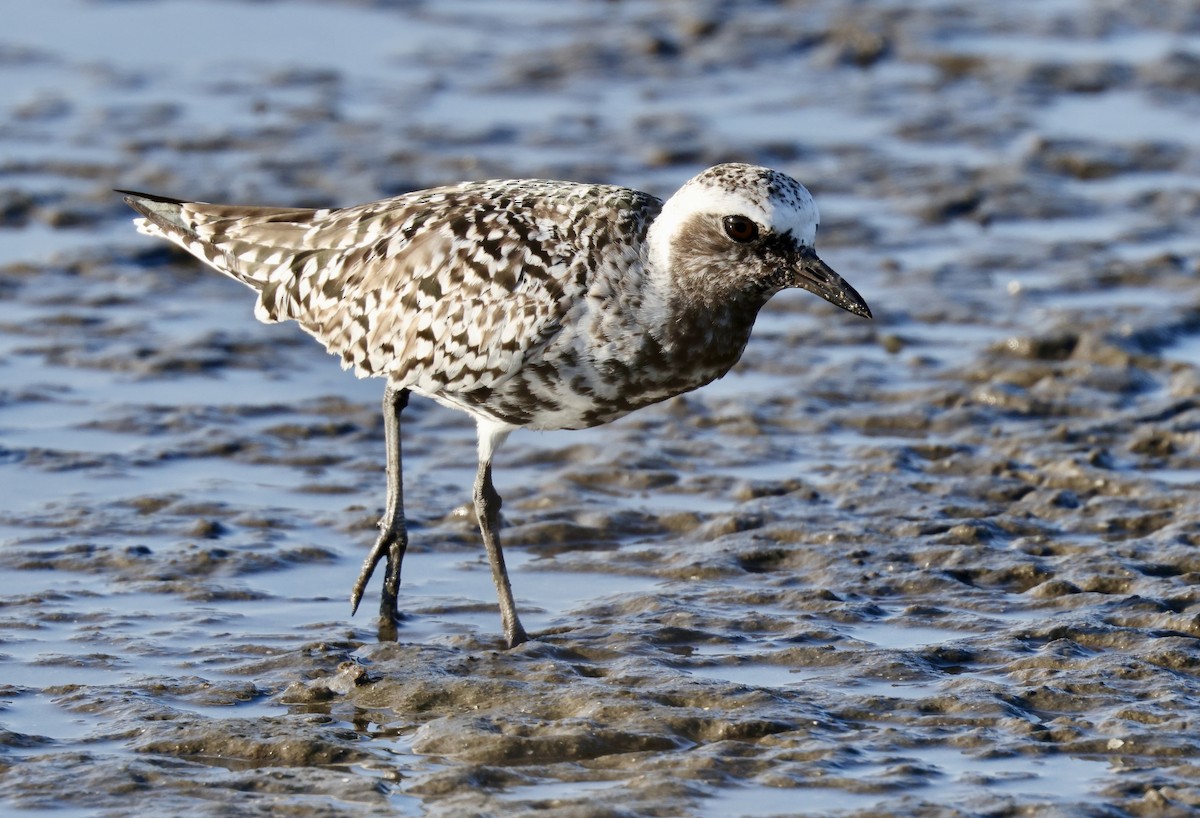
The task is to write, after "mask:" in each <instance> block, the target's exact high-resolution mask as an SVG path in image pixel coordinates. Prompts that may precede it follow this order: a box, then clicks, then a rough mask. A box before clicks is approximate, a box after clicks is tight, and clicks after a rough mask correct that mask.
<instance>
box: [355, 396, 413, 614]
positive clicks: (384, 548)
mask: <svg viewBox="0 0 1200 818" xmlns="http://www.w3.org/2000/svg"><path fill="white" fill-rule="evenodd" d="M407 405H408V390H407V389H393V388H392V387H390V386H389V387H388V388H387V391H386V392H384V394H383V437H384V443H385V445H386V446H387V509H386V510H385V511H384V512H383V517H382V519H380V521H379V538H378V539H376V540H375V545H374V546H373V547H372V548H371V553H369V554H367V558H366V560H364V561H363V566H362V570H361V571H360V572H359V574H358V579H356V580H355V581H354V590H353V591H351V593H350V605H351V609H350V613H351V615H353V614H354V612H355V611H357V610H358V603H359V602H361V601H362V595H363V591H365V590H366V588H367V582H368V581H370V579H371V574H373V573H375V566H376V565H378V564H379V561H380V560H381V559H383V558H385V557H386V558H387V567H386V568H385V569H384V574H383V593H382V594H381V595H380V599H379V616H380V617H381V619H382V620H383V623H384V625H385V628H386V627H388V626H391V627H390V628H389V629H388V631H387V632H388V633H391V634H392V635H393V637H394V633H395V629H394V623H395V620H396V616H397V611H396V596H397V594H399V593H400V563H401V562H402V561H403V560H404V551H405V549H407V548H408V531H407V529H406V528H405V525H404V485H403V483H404V481H403V462H402V457H401V451H400V413H401V412H403V411H404V407H405V406H407Z"/></svg>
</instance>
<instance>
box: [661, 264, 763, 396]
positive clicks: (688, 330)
mask: <svg viewBox="0 0 1200 818" xmlns="http://www.w3.org/2000/svg"><path fill="white" fill-rule="evenodd" d="M652 265H653V262H652ZM690 278H691V276H688V275H686V274H683V275H681V271H678V270H668V271H666V272H665V273H664V272H663V271H661V270H653V269H652V271H651V279H652V281H653V286H652V287H651V292H652V293H653V295H652V296H651V298H653V299H654V300H655V301H656V302H657V303H656V304H655V306H654V308H653V313H654V314H655V317H654V319H653V324H652V325H651V333H652V334H653V336H654V338H655V340H656V341H657V342H658V345H659V346H660V347H661V348H662V351H663V354H664V357H666V358H667V359H668V360H669V361H671V362H672V364H674V365H678V366H680V367H682V368H688V369H693V370H702V371H704V372H705V373H706V375H705V377H706V378H707V379H706V380H704V381H703V382H704V383H707V382H708V381H709V380H712V379H714V378H719V377H721V376H722V375H724V374H725V373H726V372H727V371H729V368H730V367H732V366H733V365H734V364H735V363H737V362H738V359H739V358H741V356H742V350H744V349H745V347H746V342H747V341H749V340H750V331H751V330H752V329H753V328H754V320H755V318H757V317H758V312H759V310H761V309H762V307H763V305H764V304H766V302H767V300H768V298H769V297H770V296H769V294H766V293H760V292H747V291H744V290H730V291H719V290H714V289H713V288H711V287H705V286H700V284H701V283H702V282H699V281H690V280H689V279H690ZM711 283H712V282H711V280H710V281H709V284H711Z"/></svg>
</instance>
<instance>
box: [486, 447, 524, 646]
mask: <svg viewBox="0 0 1200 818" xmlns="http://www.w3.org/2000/svg"><path fill="white" fill-rule="evenodd" d="M509 431H511V429H491V430H488V429H485V427H484V426H483V425H482V424H481V425H480V429H479V471H478V472H477V473H476V475H475V490H474V499H475V515H476V516H477V517H478V518H479V532H480V533H481V534H482V535H483V546H484V548H486V549H487V555H488V561H489V562H490V563H491V565H492V581H493V582H494V583H495V584H496V596H497V597H499V599H500V621H501V622H502V623H503V625H504V639H505V641H506V642H507V643H508V646H509V647H510V648H515V647H516V646H517V645H519V644H521V643H522V642H528V641H529V636H528V635H527V634H526V633H525V628H523V627H522V626H521V620H520V619H519V618H518V617H517V604H516V602H514V601H513V593H512V585H511V584H510V583H509V581H508V568H507V567H506V566H505V565H504V552H503V551H502V550H501V549H500V503H501V500H500V494H499V493H498V492H497V491H496V487H495V486H494V485H492V454H493V453H494V452H495V449H496V446H498V445H499V444H500V443H501V442H502V441H503V440H504V438H505V437H507V436H508V432H509Z"/></svg>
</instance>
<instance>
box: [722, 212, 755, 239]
mask: <svg viewBox="0 0 1200 818" xmlns="http://www.w3.org/2000/svg"><path fill="white" fill-rule="evenodd" d="M724 224H725V235H726V236H729V238H731V239H733V240H734V241H736V242H737V243H738V244H745V243H746V242H748V241H754V240H755V239H756V238H758V225H757V224H755V223H754V222H753V221H751V220H750V219H747V218H746V217H745V216H726V217H725V222H724Z"/></svg>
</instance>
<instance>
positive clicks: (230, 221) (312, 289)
mask: <svg viewBox="0 0 1200 818" xmlns="http://www.w3.org/2000/svg"><path fill="white" fill-rule="evenodd" d="M120 192H121V193H124V194H126V198H125V201H126V202H128V203H129V205H130V206H131V207H133V209H134V210H136V211H138V212H139V213H140V214H141V215H142V217H143V218H140V219H138V220H137V221H136V224H137V226H138V229H139V230H140V231H141V232H143V233H146V234H148V235H151V236H158V237H160V238H165V239H168V240H169V241H172V242H174V243H175V244H177V245H179V246H180V247H182V248H183V249H184V250H187V251H188V252H189V253H191V254H192V255H194V256H196V257H197V258H199V259H200V260H201V261H203V262H205V263H206V264H208V265H209V266H211V267H213V268H215V269H216V270H218V271H220V272H222V273H224V274H226V275H228V276H231V277H233V278H235V279H237V280H238V281H241V282H242V283H243V284H247V285H249V286H250V287H251V288H253V289H254V290H255V291H256V292H257V293H258V303H257V305H256V306H255V310H254V314H255V315H256V316H257V317H258V318H259V320H261V321H266V322H274V321H285V320H289V319H290V320H294V321H296V322H297V323H298V324H299V325H300V327H301V328H302V329H303V330H304V331H305V332H307V333H309V334H310V335H312V336H313V337H315V338H316V339H317V340H319V341H320V342H321V343H323V344H325V348H326V349H328V350H329V351H330V352H331V353H333V354H335V355H339V356H341V358H342V366H343V367H345V368H347V369H353V370H354V373H355V374H356V375H358V376H359V377H367V376H378V377H382V378H386V379H387V387H386V390H385V394H384V399H383V414H384V421H385V423H384V434H385V438H386V445H387V506H386V510H385V511H384V515H383V518H382V519H381V520H380V523H379V527H380V534H379V537H378V539H376V541H375V545H374V546H373V547H372V548H371V551H370V553H369V554H368V555H367V558H366V560H365V562H364V563H363V567H362V571H361V572H360V574H359V576H358V580H357V581H356V582H355V583H354V589H353V591H352V594H351V603H352V606H353V610H357V608H358V603H359V601H360V600H361V599H362V594H363V591H364V589H365V587H366V585H367V582H368V581H369V580H370V578H371V575H372V573H373V572H374V570H375V567H376V565H378V564H379V562H380V560H386V568H385V573H384V581H383V593H382V598H381V600H380V615H381V616H382V617H383V619H384V622H385V623H391V622H393V621H394V619H395V617H396V615H397V609H396V596H397V593H398V591H399V587H400V564H401V560H403V558H404V552H405V549H406V547H407V545H408V534H407V531H406V526H405V521H404V502H403V488H402V480H401V446H400V415H401V412H402V410H403V409H404V407H405V406H406V405H407V403H408V396H409V392H416V393H417V394H419V395H424V396H426V397H429V398H433V399H434V400H436V401H437V402H439V403H441V404H444V405H446V406H450V407H453V408H455V409H461V410H463V411H464V412H466V413H468V414H469V415H471V416H472V417H473V418H474V419H475V422H476V424H477V427H478V434H479V468H478V471H477V473H476V478H475V486H474V503H475V511H476V513H477V514H478V517H479V528H480V531H481V533H482V535H483V543H484V546H485V547H486V548H487V553H488V558H489V560H490V562H491V568H492V578H493V580H494V581H495V584H496V591H497V594H498V596H499V599H500V616H501V619H502V621H503V624H504V636H505V639H506V640H507V642H508V645H509V646H510V647H512V646H515V645H518V644H520V643H522V642H524V641H526V640H527V639H528V637H527V636H526V633H525V629H524V628H523V627H522V626H521V622H520V619H519V618H518V617H517V610H516V605H515V604H514V602H513V596H512V588H511V587H510V585H509V580H508V571H507V569H506V568H505V565H504V555H503V553H502V551H501V549H500V538H499V530H498V529H499V515H500V495H499V494H497V492H496V489H495V488H494V487H493V485H492V458H493V456H494V455H495V453H496V450H497V448H498V447H499V446H500V445H501V444H502V443H503V442H504V440H505V439H506V438H507V437H508V436H509V434H510V433H512V432H513V430H515V429H521V428H528V429H583V428H586V427H590V426H597V425H599V424H602V423H608V422H609V421H611V420H615V419H617V418H619V417H621V416H623V415H625V414H628V413H629V412H632V411H633V410H635V409H639V408H641V407H643V406H647V405H649V404H652V403H657V402H658V401H661V400H665V399H666V398H670V397H673V396H675V395H679V394H681V393H683V392H688V391H690V390H692V389H696V388H697V387H700V386H703V385H704V384H706V383H709V382H710V381H712V380H714V379H716V378H720V377H721V376H722V375H724V374H725V373H726V372H728V371H729V368H730V367H732V366H733V365H734V364H735V363H737V360H738V358H740V357H741V354H742V350H743V349H744V348H745V346H746V342H747V341H748V340H749V338H750V330H751V328H752V327H753V325H754V319H755V317H756V316H757V315H758V311H759V310H760V309H761V308H762V307H763V305H764V304H766V303H767V300H768V299H770V298H771V296H773V295H775V293H777V292H779V291H780V290H783V289H785V288H788V287H802V288H804V289H806V290H809V291H810V292H813V293H816V294H817V295H819V296H821V297H822V298H824V299H826V300H827V301H829V302H831V303H833V304H835V305H837V306H839V307H842V308H843V309H846V310H848V311H850V312H852V313H854V314H856V315H860V316H864V317H868V318H869V317H870V315H871V311H870V309H869V308H868V307H867V304H866V302H865V301H863V299H862V297H861V296H859V294H858V293H857V292H855V290H854V288H853V287H851V286H850V285H849V284H847V283H846V282H845V281H844V280H843V279H842V278H841V277H840V276H838V275H837V274H836V273H835V272H834V271H833V270H831V269H830V268H829V267H828V265H826V264H825V262H823V261H821V259H819V258H818V257H817V254H816V252H815V251H814V249H813V244H814V241H815V239H816V232H817V220H818V219H817V208H816V204H815V203H814V202H813V198H812V196H811V195H810V194H809V192H808V191H807V190H806V189H805V188H804V186H803V185H801V184H800V183H799V182H797V181H796V180H794V179H792V178H791V177H790V176H786V175H784V174H782V173H779V172H777V171H773V170H769V169H767V168H761V167H755V166H752V165H743V164H725V165H717V166H716V167H713V168H709V169H708V170H706V171H704V172H703V173H701V174H699V175H698V176H696V177H695V178H693V179H691V180H690V181H689V182H687V184H685V185H684V186H683V187H682V188H680V189H679V191H678V192H676V193H675V195H673V196H672V197H671V198H669V199H667V200H666V201H665V202H663V201H660V200H658V199H656V198H655V197H653V196H650V195H648V194H645V193H641V192H639V191H636V190H631V189H628V188H623V187H613V186H607V185H592V184H577V183H572V182H551V181H544V180H527V179H523V180H500V181H488V182H465V183H463V184H460V185H457V186H453V187H440V188H434V189H432V190H423V191H417V192H415V193H409V194H405V195H403V196H397V197H395V198H392V199H386V200H384V201H381V202H375V203H373V204H365V205H360V206H358V207H348V208H340V209H322V210H308V209H298V208H280V207H238V206H229V205H214V204H204V203H199V202H185V201H179V200H176V199H169V198H165V197H162V196H152V195H147V194H144V193H133V192H130V191H120Z"/></svg>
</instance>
